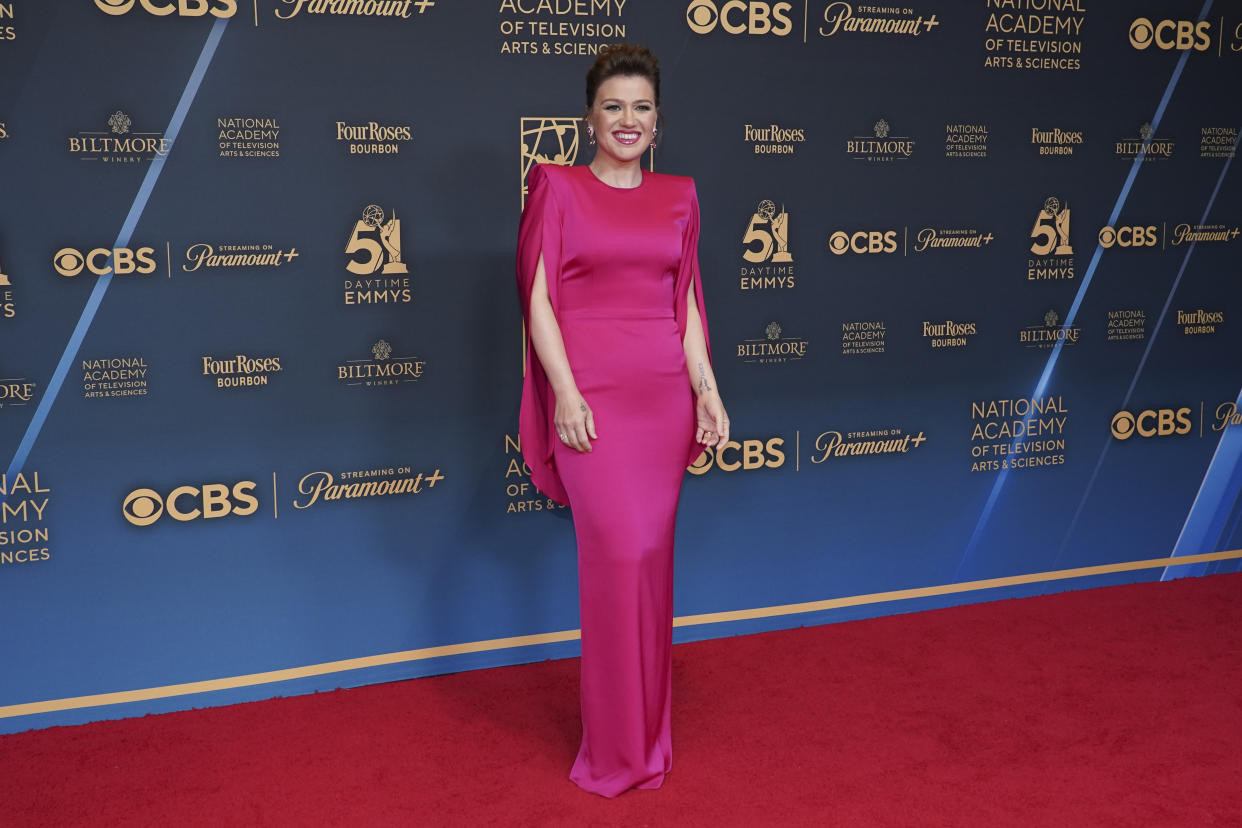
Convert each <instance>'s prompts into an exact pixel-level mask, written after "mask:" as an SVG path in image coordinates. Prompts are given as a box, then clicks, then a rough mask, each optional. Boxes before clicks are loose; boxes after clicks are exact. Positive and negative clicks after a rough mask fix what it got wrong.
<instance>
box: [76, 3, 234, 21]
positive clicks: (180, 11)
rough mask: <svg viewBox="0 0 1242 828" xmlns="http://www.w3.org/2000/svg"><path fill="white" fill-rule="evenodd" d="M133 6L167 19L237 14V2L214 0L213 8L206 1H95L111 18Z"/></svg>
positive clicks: (126, 12)
mask: <svg viewBox="0 0 1242 828" xmlns="http://www.w3.org/2000/svg"><path fill="white" fill-rule="evenodd" d="M135 4H137V5H140V6H142V8H143V10H144V11H146V12H148V13H149V14H153V15H155V16H156V17H167V16H168V15H170V14H176V15H177V16H178V17H202V16H203V15H205V14H208V13H210V14H211V16H212V17H232V16H233V15H234V14H236V13H237V0H215V5H214V6H210V5H209V3H208V0H177V2H175V3H171V2H170V3H156V2H154V0H95V5H96V6H97V7H98V8H99V10H100V11H102V12H103V13H104V14H111V15H113V16H119V15H122V14H128V13H129V12H130V10H131V9H133V8H134V5H135Z"/></svg>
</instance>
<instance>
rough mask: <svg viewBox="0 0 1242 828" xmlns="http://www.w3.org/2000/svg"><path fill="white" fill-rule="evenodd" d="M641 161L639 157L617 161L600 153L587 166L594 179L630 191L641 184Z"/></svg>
mask: <svg viewBox="0 0 1242 828" xmlns="http://www.w3.org/2000/svg"><path fill="white" fill-rule="evenodd" d="M641 160H642V159H641V157H639V158H635V159H634V160H633V161H617V160H616V159H615V158H610V157H609V156H607V155H605V154H603V153H602V152H601V153H596V155H595V158H593V159H592V160H591V163H590V165H589V166H590V167H591V172H593V173H595V177H596V178H598V179H599V180H600V181H602V182H604V183H605V184H607V185H609V186H610V187H618V188H621V189H632V188H634V187H637V186H638V185H639V184H642V183H643V166H642V164H641V163H640V162H641Z"/></svg>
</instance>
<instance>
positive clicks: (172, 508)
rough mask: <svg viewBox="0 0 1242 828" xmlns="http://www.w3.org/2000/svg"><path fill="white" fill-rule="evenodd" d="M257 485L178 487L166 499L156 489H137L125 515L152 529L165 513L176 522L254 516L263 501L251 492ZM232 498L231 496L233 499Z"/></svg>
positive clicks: (129, 498)
mask: <svg viewBox="0 0 1242 828" xmlns="http://www.w3.org/2000/svg"><path fill="white" fill-rule="evenodd" d="M256 485H257V484H256V483H254V482H253V481H250V480H243V481H241V482H240V483H236V484H234V485H233V487H232V489H231V490H230V489H229V487H228V486H226V485H224V484H223V483H205V484H204V485H203V486H201V487H199V486H178V487H177V488H175V489H173V490H172V491H171V492H169V493H168V496H167V497H165V496H163V495H161V494H160V493H159V492H157V491H155V490H154V489H134V490H133V491H132V492H130V493H129V494H127V495H126V496H125V502H124V503H122V504H121V514H123V515H125V519H126V520H128V521H129V522H130V523H132V524H133V525H135V526H150V525H151V524H152V523H155V522H156V521H157V520H159V519H160V518H161V517H163V515H164V513H165V512H167V513H168V516H169V517H171V518H172V519H173V520H180V521H182V522H184V521H190V520H197V519H198V518H220V517H224V516H225V515H239V516H242V517H244V516H246V515H253V514H254V513H255V512H256V511H258V509H259V499H258V498H257V497H255V496H254V495H253V494H251V492H253V491H254V490H255V487H256ZM230 495H231V496H230Z"/></svg>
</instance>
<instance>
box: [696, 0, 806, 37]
mask: <svg viewBox="0 0 1242 828" xmlns="http://www.w3.org/2000/svg"><path fill="white" fill-rule="evenodd" d="M791 9H793V5H792V4H790V3H783V2H782V3H766V2H763V0H750V2H743V0H729V2H727V3H724V4H723V5H721V6H720V8H719V9H717V8H716V4H715V3H713V2H712V0H691V2H690V5H689V6H687V7H686V25H687V26H689V27H690V31H692V32H694V33H695V34H701V35H702V34H707V33H708V32H710V31H712V30H713V29H715V28H716V26H720V28H722V29H724V30H725V31H726V32H728V33H729V34H735V35H737V34H752V35H765V34H774V35H777V36H778V37H784V36H785V35H787V34H789V33H790V32H792V31H793V21H792V20H790V18H789V12H790V10H791Z"/></svg>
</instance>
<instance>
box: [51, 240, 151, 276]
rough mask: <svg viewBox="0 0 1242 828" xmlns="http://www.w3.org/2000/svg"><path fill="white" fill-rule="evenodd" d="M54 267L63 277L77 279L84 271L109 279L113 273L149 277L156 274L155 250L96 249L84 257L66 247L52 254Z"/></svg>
mask: <svg viewBox="0 0 1242 828" xmlns="http://www.w3.org/2000/svg"><path fill="white" fill-rule="evenodd" d="M52 267H54V268H56V272H57V273H59V274H60V275H61V276H77V275H78V274H79V273H81V272H82V270H83V268H85V269H86V270H89V271H90V272H91V273H94V274H95V275H96V276H106V275H107V274H109V273H116V274H118V275H122V276H124V275H128V274H131V273H140V274H143V275H145V274H147V273H154V272H155V249H154V248H152V247H139V248H138V249H137V250H131V249H129V248H128V247H118V248H116V249H115V250H109V249H108V248H106V247H96V248H95V249H94V250H92V251H90V252H89V253H86V254H85V255H83V254H82V253H81V252H80V251H78V250H76V249H74V248H72V247H62V248H61V249H60V250H57V251H56V252H55V253H54V254H52Z"/></svg>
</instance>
